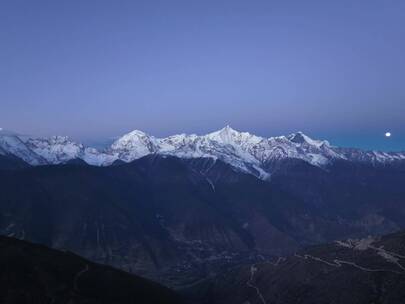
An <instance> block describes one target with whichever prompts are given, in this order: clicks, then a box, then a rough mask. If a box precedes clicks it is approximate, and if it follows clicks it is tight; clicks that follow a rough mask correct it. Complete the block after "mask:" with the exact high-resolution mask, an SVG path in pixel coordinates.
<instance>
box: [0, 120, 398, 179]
mask: <svg viewBox="0 0 405 304" xmlns="http://www.w3.org/2000/svg"><path fill="white" fill-rule="evenodd" d="M0 154H11V155H15V156H17V157H20V158H21V159H23V160H25V161H27V162H28V163H30V164H32V165H43V164H61V163H66V162H67V161H69V160H71V159H76V158H78V159H82V160H84V161H85V162H87V163H88V164H90V165H95V166H108V165H111V164H112V163H113V162H114V161H116V160H122V161H124V162H131V161H133V160H135V159H138V158H141V157H143V156H146V155H149V154H160V155H172V156H176V157H180V158H211V159H214V160H217V159H219V160H222V161H223V162H225V163H228V164H230V165H231V166H232V167H233V168H235V170H238V171H242V172H245V173H249V174H252V175H255V176H256V177H258V178H261V179H264V180H266V179H269V178H270V176H271V172H270V170H271V169H269V164H271V163H273V162H275V161H279V160H282V159H286V158H290V159H301V160H303V161H305V162H308V163H310V164H312V165H314V166H318V167H322V168H323V167H325V166H327V165H328V164H330V163H331V162H333V161H335V160H337V159H344V160H350V161H360V162H370V163H385V162H392V161H396V160H403V159H405V153H387V152H377V151H362V150H358V149H342V148H337V147H333V146H331V145H330V144H329V143H328V142H327V141H324V140H315V139H312V138H310V137H309V136H307V135H305V134H304V133H302V132H297V133H294V134H290V135H288V136H278V137H270V138H264V137H260V136H256V135H253V134H250V133H248V132H239V131H236V130H234V129H232V128H231V127H230V126H226V127H225V128H223V129H221V130H218V131H215V132H211V133H209V134H206V135H196V134H191V135H187V134H178V135H173V136H169V137H166V138H156V137H154V136H150V135H148V134H146V133H144V132H142V131H139V130H134V131H132V132H130V133H128V134H125V135H124V136H122V137H120V138H118V139H117V140H116V141H115V142H114V143H113V144H112V145H111V146H110V147H109V148H108V149H106V150H104V151H100V150H97V149H95V148H91V147H85V146H84V145H82V144H79V143H76V142H74V141H73V140H71V139H69V138H68V137H63V136H54V137H50V138H23V137H21V136H18V135H16V134H13V133H12V132H5V131H4V130H3V131H0Z"/></svg>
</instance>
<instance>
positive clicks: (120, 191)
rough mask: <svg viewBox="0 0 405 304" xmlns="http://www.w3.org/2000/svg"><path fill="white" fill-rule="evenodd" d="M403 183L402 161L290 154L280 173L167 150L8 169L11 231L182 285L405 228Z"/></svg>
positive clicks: (0, 174)
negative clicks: (127, 159) (263, 175)
mask: <svg viewBox="0 0 405 304" xmlns="http://www.w3.org/2000/svg"><path fill="white" fill-rule="evenodd" d="M345 166H346V167H345ZM401 184H405V172H404V171H401V169H399V168H398V169H393V168H375V167H368V166H358V167H357V166H354V167H350V166H347V165H346V164H345V163H343V164H342V165H340V167H331V168H328V170H323V169H320V168H318V167H314V166H311V165H308V164H306V163H304V162H300V161H291V162H285V163H283V164H282V165H280V166H279V167H278V168H277V170H276V171H275V173H274V174H273V176H272V179H271V181H270V182H265V181H262V180H259V179H257V178H255V177H254V176H252V175H248V174H243V173H240V172H236V171H234V170H233V169H232V168H231V167H230V166H229V165H227V164H225V163H223V162H221V161H216V162H214V161H212V160H210V159H193V160H182V159H179V158H175V157H162V156H156V155H150V156H147V157H144V158H142V159H139V160H137V161H134V162H132V163H128V164H117V165H116V166H110V167H93V166H84V165H83V166H82V165H80V164H79V165H77V164H74V165H59V166H42V167H32V168H27V169H24V170H18V171H0V233H1V234H3V235H8V236H14V237H17V238H23V239H27V240H32V241H35V242H40V243H43V244H46V245H48V246H51V247H53V248H59V249H61V248H62V249H63V248H68V249H69V250H71V251H73V252H75V253H77V254H80V255H82V256H84V257H86V258H89V259H91V260H92V261H96V262H100V263H106V264H110V265H113V266H115V267H118V268H121V269H124V270H127V271H130V272H134V273H137V274H140V275H146V276H148V277H150V278H153V279H156V280H159V281H160V282H164V283H166V284H168V285H170V286H178V285H184V284H191V283H193V282H195V281H196V280H199V279H201V278H204V277H206V276H207V275H210V274H212V273H217V272H218V271H223V269H224V267H225V268H228V267H230V266H233V265H236V264H240V263H245V262H247V261H250V258H251V257H258V256H259V254H260V255H265V256H266V255H281V254H286V253H289V252H290V253H291V252H294V251H295V250H297V249H298V248H299V247H300V246H302V245H305V244H314V243H321V242H327V241H332V240H334V239H338V238H346V237H353V236H356V237H357V236H365V235H368V234H370V233H373V234H374V233H377V234H380V233H385V232H391V231H394V230H397V229H399V228H401V227H405V207H404V206H405V201H404V200H405V188H403V187H400V185H401ZM394 211H395V212H394Z"/></svg>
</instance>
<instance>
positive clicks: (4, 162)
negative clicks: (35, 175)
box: [0, 154, 29, 170]
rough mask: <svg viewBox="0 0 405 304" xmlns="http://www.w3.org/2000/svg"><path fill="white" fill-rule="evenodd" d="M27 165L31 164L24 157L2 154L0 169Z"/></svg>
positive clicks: (18, 167)
mask: <svg viewBox="0 0 405 304" xmlns="http://www.w3.org/2000/svg"><path fill="white" fill-rule="evenodd" d="M27 167H29V165H28V164H27V163H26V162H24V161H23V160H22V159H19V158H17V157H15V156H12V155H9V156H7V155H1V154H0V170H13V169H22V168H27Z"/></svg>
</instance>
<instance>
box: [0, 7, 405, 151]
mask: <svg viewBox="0 0 405 304" xmlns="http://www.w3.org/2000/svg"><path fill="white" fill-rule="evenodd" d="M0 45H1V47H0V84H1V89H0V128H4V129H7V130H15V131H16V132H19V133H23V134H33V135H45V136H48V135H54V134H58V135H69V136H71V137H73V138H75V139H77V140H80V141H84V142H92V143H94V142H101V143H102V142H106V141H111V140H112V138H114V137H116V136H120V135H122V134H123V133H125V132H127V131H130V130H133V129H140V130H143V131H145V132H147V133H150V134H152V135H155V136H167V135H170V134H175V133H183V132H185V133H198V134H202V133H208V132H210V131H213V130H217V129H220V128H222V127H223V126H225V125H226V124H230V125H231V126H232V127H233V128H235V129H238V130H241V131H249V132H251V133H255V134H257V135H260V136H266V137H270V136H275V135H282V134H288V133H291V132H295V131H298V130H301V131H303V132H305V133H307V134H308V135H310V136H311V137H314V138H321V139H328V140H329V141H330V142H331V143H332V144H335V145H341V146H355V147H362V148H368V149H371V148H373V149H382V150H405V118H404V117H405V84H404V79H405V2H404V1H390V0H387V1H382V0H379V1H375V0H358V1H352V0H351V1H346V0H342V1H328V0H327V1H325V0H322V1H321V0H318V1H310V0H309V1H271V0H266V1H265V0H263V1H242V0H232V1H210V0H207V1H193V0H187V1H186V0H185V1H176V0H173V1H129V0H128V1H124V0H123V1H103V0H99V1H78V0H72V1H41V0H38V1H29V0H26V1H23V0H16V1H2V2H1V3H0ZM386 132H391V134H392V136H391V137H389V138H387V137H385V133H386Z"/></svg>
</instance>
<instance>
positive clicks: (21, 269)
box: [0, 237, 182, 304]
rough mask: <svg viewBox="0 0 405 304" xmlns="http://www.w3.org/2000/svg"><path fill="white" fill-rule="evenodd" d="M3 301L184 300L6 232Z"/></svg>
mask: <svg viewBox="0 0 405 304" xmlns="http://www.w3.org/2000/svg"><path fill="white" fill-rule="evenodd" d="M0 303H2V304H12V303H13V304H14V303H24V304H31V303H32V304H33V303H41V304H45V303H52V304H58V303H69V304H82V303H83V304H84V303H86V304H93V303H94V304H96V303H97V304H100V303H114V304H120V303H137V304H142V303H145V304H150V303H162V304H178V303H182V301H181V300H180V298H179V297H178V296H177V295H176V294H175V293H174V292H172V291H171V290H169V289H168V288H165V287H163V286H160V285H159V284H156V283H153V282H150V281H148V280H146V279H143V278H140V277H137V276H134V275H131V274H128V273H125V272H123V271H120V270H116V269H113V268H111V267H109V266H102V265H99V264H95V263H92V262H89V261H88V260H85V259H83V258H81V257H79V256H77V255H74V254H72V253H70V252H60V251H57V250H53V249H49V248H47V247H45V246H42V245H34V244H31V243H28V242H25V241H20V240H16V239H14V238H7V237H0Z"/></svg>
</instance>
